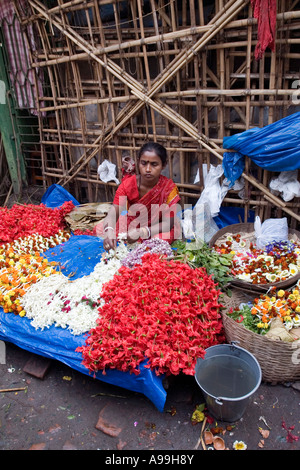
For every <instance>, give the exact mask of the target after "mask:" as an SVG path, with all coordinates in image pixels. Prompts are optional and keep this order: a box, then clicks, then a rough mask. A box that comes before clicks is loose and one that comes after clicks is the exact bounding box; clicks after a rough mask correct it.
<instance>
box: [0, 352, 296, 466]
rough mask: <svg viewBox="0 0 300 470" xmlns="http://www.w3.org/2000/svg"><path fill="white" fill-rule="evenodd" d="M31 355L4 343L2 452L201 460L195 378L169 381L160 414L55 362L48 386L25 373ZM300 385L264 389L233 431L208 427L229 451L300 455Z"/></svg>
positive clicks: (0, 407) (133, 397) (0, 421)
mask: <svg viewBox="0 0 300 470" xmlns="http://www.w3.org/2000/svg"><path fill="white" fill-rule="evenodd" d="M33 356H34V355H33V354H31V353H29V352H27V351H24V350H22V349H19V348H18V347H16V346H15V345H13V344H11V343H6V363H5V364H1V365H0V389H1V392H0V449H1V450H100V451H114V453H113V455H117V456H119V455H127V453H126V452H125V451H137V450H138V451H141V450H143V451H144V450H148V451H151V450H152V451H153V450H159V451H169V452H171V451H181V452H182V453H184V452H185V451H189V452H190V453H191V454H192V455H195V458H199V451H201V450H203V446H202V444H201V442H200V441H199V437H200V435H201V429H202V423H197V424H192V420H191V417H192V414H193V412H194V410H195V407H196V406H197V405H199V404H201V403H203V397H202V394H201V391H200V389H199V387H198V385H197V384H196V382H195V380H194V378H193V377H183V376H179V377H176V378H175V379H174V380H173V382H171V384H170V385H169V388H168V394H167V402H166V406H165V410H164V412H159V411H158V410H157V409H156V408H155V407H154V405H153V404H152V403H151V402H150V401H149V400H148V399H147V398H146V397H144V396H143V395H140V394H137V393H134V392H131V391H128V390H126V389H122V388H119V387H117V386H111V385H108V384H105V383H104V382H101V381H99V380H94V379H93V378H91V377H89V376H86V375H84V374H81V373H79V372H77V371H74V370H72V369H70V368H69V367H68V366H65V365H64V364H62V363H60V362H57V361H51V364H50V367H49V369H48V371H47V373H46V375H45V377H44V378H43V379H39V378H36V377H34V376H32V375H30V374H28V373H26V372H25V371H24V370H23V369H24V367H25V365H26V364H27V363H28V360H29V359H30V358H32V357H33ZM299 385H300V384H299V383H294V384H285V385H276V386H272V385H267V384H262V385H261V386H260V387H259V389H258V391H257V392H256V393H255V394H254V395H253V396H252V398H251V400H250V402H249V404H248V407H247V410H246V412H245V414H244V416H243V417H242V419H240V420H239V421H238V422H235V423H233V425H231V429H229V428H227V424H228V423H222V422H217V423H216V421H214V422H213V423H206V427H207V429H210V428H216V427H219V428H221V429H219V431H220V434H219V436H222V438H223V440H224V441H225V445H226V447H227V448H228V449H230V450H231V449H232V448H233V443H234V442H235V441H236V440H237V441H243V442H244V443H245V444H246V445H247V449H248V450H299V449H300V413H299V406H300V391H299V390H298V388H299V389H300V387H298V386H299ZM22 387H25V390H21V391H5V392H4V391H3V389H12V388H22ZM283 423H285V425H286V429H285V428H284V427H283ZM100 425H101V426H100ZM288 428H291V429H288ZM264 431H269V435H268V436H266V435H265V436H263V435H262V433H264ZM296 438H299V439H298V440H296ZM207 448H208V446H206V449H207ZM115 453H116V454H115ZM132 453H133V454H134V452H132ZM129 454H130V452H129ZM100 455H101V454H99V457H100ZM102 455H106V454H105V453H103V452H102ZM157 463H159V462H157Z"/></svg>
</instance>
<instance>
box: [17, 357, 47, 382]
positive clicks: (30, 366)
mask: <svg viewBox="0 0 300 470" xmlns="http://www.w3.org/2000/svg"><path fill="white" fill-rule="evenodd" d="M51 362H52V361H51V360H50V359H47V358H45V357H41V356H36V355H32V357H31V358H30V359H29V360H28V361H27V362H26V364H25V366H24V368H23V371H24V372H26V373H27V374H29V375H32V376H34V377H37V378H38V379H44V378H45V375H46V374H47V372H48V370H49V368H50V365H51Z"/></svg>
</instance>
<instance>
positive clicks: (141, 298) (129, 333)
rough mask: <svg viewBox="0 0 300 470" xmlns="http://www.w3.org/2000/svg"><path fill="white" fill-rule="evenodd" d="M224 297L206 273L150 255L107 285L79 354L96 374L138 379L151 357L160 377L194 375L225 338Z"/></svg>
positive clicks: (122, 271) (153, 368) (121, 272)
mask: <svg viewBox="0 0 300 470" xmlns="http://www.w3.org/2000/svg"><path fill="white" fill-rule="evenodd" d="M219 295H220V291H219V290H218V288H217V285H216V284H215V283H214V281H213V280H212V278H211V276H208V275H207V274H206V271H205V269H203V268H197V269H192V268H190V266H188V265H187V264H184V263H181V262H179V261H167V260H165V259H161V258H160V257H159V256H158V255H156V254H149V255H145V256H144V257H143V264H142V265H137V266H136V267H135V268H134V269H130V268H127V267H122V268H121V269H120V270H119V272H118V273H117V274H116V275H115V276H114V278H113V279H112V280H111V281H109V282H107V283H106V284H105V285H104V288H103V290H102V293H101V297H102V298H103V300H104V301H105V304H104V306H103V307H100V308H99V314H100V316H99V319H98V321H97V326H96V327H95V328H93V329H92V330H91V331H90V332H89V336H88V338H87V339H86V342H85V345H84V346H81V347H79V348H77V349H76V351H79V352H82V355H83V364H84V365H85V367H87V368H88V369H89V370H90V371H91V372H97V371H100V370H102V371H103V373H104V374H105V368H110V369H118V370H121V371H130V372H133V373H134V374H136V375H138V374H139V373H140V370H139V365H140V363H141V362H142V361H144V360H145V359H148V363H147V365H146V367H150V368H151V369H152V370H155V371H156V374H157V375H159V374H164V373H165V374H166V375H169V374H173V375H177V374H179V373H180V372H183V373H185V374H187V375H194V371H195V364H196V361H197V358H198V357H204V354H205V349H206V348H208V347H209V346H212V345H214V344H217V343H220V342H223V341H224V340H225V338H224V336H223V330H222V321H221V315H220V313H219V309H220V307H221V304H220V303H219Z"/></svg>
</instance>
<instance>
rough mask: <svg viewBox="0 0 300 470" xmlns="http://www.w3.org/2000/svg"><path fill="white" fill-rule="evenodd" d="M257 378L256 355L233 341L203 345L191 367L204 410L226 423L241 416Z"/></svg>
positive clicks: (260, 375)
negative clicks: (192, 367) (200, 352)
mask: <svg viewBox="0 0 300 470" xmlns="http://www.w3.org/2000/svg"><path fill="white" fill-rule="evenodd" d="M261 378H262V373H261V368H260V365H259V363H258V361H257V360H256V358H255V357H254V356H253V355H252V354H251V353H249V352H248V351H246V349H243V348H240V347H239V346H236V345H235V344H233V343H232V344H219V345H216V346H211V347H210V348H208V349H206V351H205V356H204V359H200V358H199V359H198V360H197V363H196V368H195V379H196V382H197V384H198V385H199V387H200V388H201V390H202V393H203V395H204V398H205V401H206V405H207V408H208V411H209V412H210V413H211V414H212V415H213V416H214V417H215V418H216V419H217V420H220V421H227V422H229V423H232V422H234V421H238V420H239V419H240V418H241V417H242V416H243V414H244V412H245V411H246V408H247V405H248V403H249V399H250V397H251V395H252V394H253V393H254V392H255V391H256V390H257V389H258V387H259V386H260V383H261Z"/></svg>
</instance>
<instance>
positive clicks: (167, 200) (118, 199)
mask: <svg viewBox="0 0 300 470" xmlns="http://www.w3.org/2000/svg"><path fill="white" fill-rule="evenodd" d="M179 200H180V197H179V191H178V188H177V186H176V184H175V183H174V182H173V181H172V180H171V179H169V178H167V177H166V176H163V175H160V177H159V180H158V182H157V184H156V185H155V186H154V187H153V188H152V189H151V190H150V191H148V193H147V194H145V195H144V196H143V197H141V198H140V196H139V188H138V185H137V177H136V175H132V176H130V177H127V178H125V179H124V180H123V181H122V183H121V184H120V186H119V187H118V189H117V191H116V195H115V198H114V201H113V203H114V204H116V205H118V206H122V205H123V204H122V203H123V202H126V206H125V207H124V205H123V207H122V209H123V210H122V209H121V215H120V217H119V220H118V222H117V226H116V233H121V232H124V231H128V228H129V227H130V226H131V228H139V227H144V226H147V227H151V224H155V223H158V222H160V221H162V219H163V218H167V217H169V218H171V217H175V216H176V213H175V214H174V212H173V211H172V210H171V209H170V208H171V207H172V206H175V204H176V203H178V202H179ZM139 208H140V209H141V210H140V211H139ZM173 209H175V207H173ZM175 220H176V219H175ZM174 235H175V226H173V227H172V228H171V229H170V231H169V232H167V233H163V234H159V235H157V236H158V237H159V238H162V239H163V240H167V241H168V242H169V243H172V242H173V241H174V239H175V238H174Z"/></svg>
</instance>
